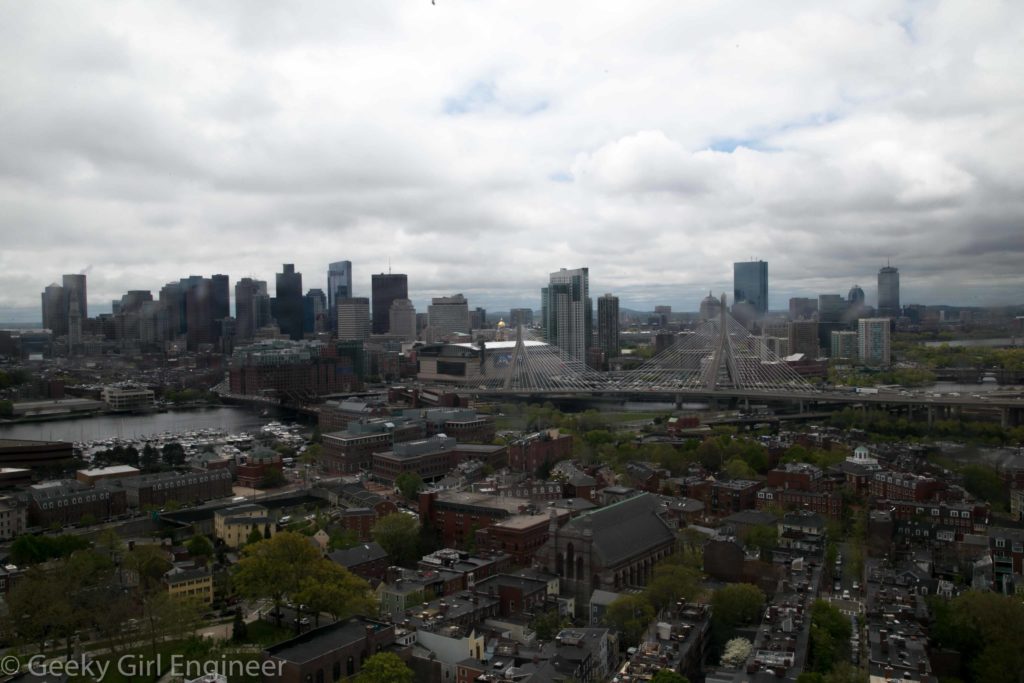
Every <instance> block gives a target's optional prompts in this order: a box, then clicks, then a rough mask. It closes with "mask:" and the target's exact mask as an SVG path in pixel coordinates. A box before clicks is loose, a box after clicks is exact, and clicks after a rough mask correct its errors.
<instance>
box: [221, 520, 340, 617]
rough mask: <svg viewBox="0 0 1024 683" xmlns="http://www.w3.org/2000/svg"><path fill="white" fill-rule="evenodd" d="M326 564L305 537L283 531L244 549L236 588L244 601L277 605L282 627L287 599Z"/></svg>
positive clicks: (235, 580) (237, 573)
mask: <svg viewBox="0 0 1024 683" xmlns="http://www.w3.org/2000/svg"><path fill="white" fill-rule="evenodd" d="M256 533H259V532H258V531H257V532H256ZM322 560H323V558H322V557H321V556H320V552H319V551H318V550H317V549H316V548H314V547H313V545H312V544H311V543H310V542H309V541H308V540H307V539H306V537H305V536H303V535H301V534H296V533H293V532H290V531H282V532H281V533H279V534H277V535H276V536H274V537H273V538H270V539H266V540H260V541H258V542H254V543H250V544H248V545H246V546H245V547H244V548H243V549H242V557H241V559H239V561H238V564H237V565H236V568H235V574H234V577H233V579H234V585H235V587H236V588H237V589H238V592H239V593H240V594H241V595H242V596H244V597H247V598H254V599H259V598H268V599H269V600H270V601H271V602H272V603H273V604H274V612H275V614H276V615H277V620H278V625H280V620H281V605H282V604H283V603H284V600H285V598H286V597H288V596H291V595H293V594H294V593H296V592H298V591H299V588H300V584H301V581H302V578H303V577H305V576H308V575H310V574H312V573H313V571H314V569H315V567H316V564H317V562H319V561H322ZM323 561H327V562H329V561H330V560H323Z"/></svg>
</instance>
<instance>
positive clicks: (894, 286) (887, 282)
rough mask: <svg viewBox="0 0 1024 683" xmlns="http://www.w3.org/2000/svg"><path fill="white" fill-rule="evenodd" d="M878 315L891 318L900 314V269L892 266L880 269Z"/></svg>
mask: <svg viewBox="0 0 1024 683" xmlns="http://www.w3.org/2000/svg"><path fill="white" fill-rule="evenodd" d="M878 315H879V316H888V317H890V318H898V317H899V315H900V271H899V270H898V269H896V268H893V267H892V266H885V267H884V268H882V269H881V270H879V271H878Z"/></svg>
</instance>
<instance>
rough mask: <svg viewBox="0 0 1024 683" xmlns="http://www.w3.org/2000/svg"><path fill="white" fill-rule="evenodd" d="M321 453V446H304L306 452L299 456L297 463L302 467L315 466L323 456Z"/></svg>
mask: <svg viewBox="0 0 1024 683" xmlns="http://www.w3.org/2000/svg"><path fill="white" fill-rule="evenodd" d="M323 451H324V448H323V446H321V445H320V444H318V443H314V444H312V445H310V446H306V450H304V451H302V455H300V456H299V462H301V463H302V464H303V465H315V464H316V463H317V462H318V461H319V460H320V456H321V455H323Z"/></svg>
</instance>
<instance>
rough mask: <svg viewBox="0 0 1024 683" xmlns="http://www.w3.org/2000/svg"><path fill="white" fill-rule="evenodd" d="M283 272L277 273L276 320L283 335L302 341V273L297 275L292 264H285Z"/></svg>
mask: <svg viewBox="0 0 1024 683" xmlns="http://www.w3.org/2000/svg"><path fill="white" fill-rule="evenodd" d="M282 270H283V271H284V272H281V273H277V291H276V293H275V296H274V318H276V319H277V325H278V327H280V328H281V332H282V333H283V334H287V335H288V336H289V337H290V338H291V339H302V273H296V272H295V265H294V264H292V263H285V264H284V265H283V266H282Z"/></svg>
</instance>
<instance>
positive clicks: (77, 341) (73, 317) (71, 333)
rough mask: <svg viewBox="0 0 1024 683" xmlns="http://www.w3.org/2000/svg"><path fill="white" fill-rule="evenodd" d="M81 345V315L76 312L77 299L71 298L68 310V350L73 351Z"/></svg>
mask: <svg viewBox="0 0 1024 683" xmlns="http://www.w3.org/2000/svg"><path fill="white" fill-rule="evenodd" d="M81 345H82V316H81V315H80V314H79V312H78V299H72V300H71V310H70V311H68V351H69V352H71V353H74V352H75V351H76V350H78V348H79V347H81Z"/></svg>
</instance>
